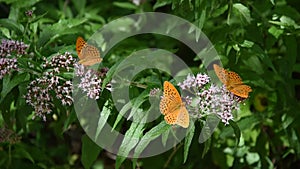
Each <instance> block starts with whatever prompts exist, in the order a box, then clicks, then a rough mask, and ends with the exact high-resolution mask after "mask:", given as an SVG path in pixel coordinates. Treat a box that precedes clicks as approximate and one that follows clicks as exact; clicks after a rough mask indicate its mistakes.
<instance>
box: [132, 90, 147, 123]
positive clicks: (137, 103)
mask: <svg viewBox="0 0 300 169" xmlns="http://www.w3.org/2000/svg"><path fill="white" fill-rule="evenodd" d="M148 96H149V90H144V91H143V92H142V93H141V94H140V95H139V96H138V97H136V99H135V100H134V102H133V106H132V110H131V112H130V114H129V116H128V118H127V119H129V118H131V117H132V116H133V115H134V114H135V113H136V111H137V109H138V108H139V107H140V106H141V105H142V104H143V103H144V102H145V101H147V98H148Z"/></svg>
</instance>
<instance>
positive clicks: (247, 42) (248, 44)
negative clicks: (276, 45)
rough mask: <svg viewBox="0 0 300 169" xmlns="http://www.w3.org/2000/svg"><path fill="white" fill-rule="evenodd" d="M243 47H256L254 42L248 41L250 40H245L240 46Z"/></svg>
mask: <svg viewBox="0 0 300 169" xmlns="http://www.w3.org/2000/svg"><path fill="white" fill-rule="evenodd" d="M240 45H241V46H242V47H244V48H251V47H252V46H253V45H254V42H252V41H248V40H244V42H243V43H242V44H240Z"/></svg>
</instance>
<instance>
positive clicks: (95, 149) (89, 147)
mask: <svg viewBox="0 0 300 169" xmlns="http://www.w3.org/2000/svg"><path fill="white" fill-rule="evenodd" d="M81 141H82V150H81V162H82V165H83V166H84V168H91V166H92V164H93V163H94V162H95V160H96V159H97V157H98V155H99V153H100V152H101V148H100V147H99V146H98V145H97V144H95V143H94V142H93V141H92V140H91V139H90V138H89V137H88V136H87V135H84V136H82V139H81Z"/></svg>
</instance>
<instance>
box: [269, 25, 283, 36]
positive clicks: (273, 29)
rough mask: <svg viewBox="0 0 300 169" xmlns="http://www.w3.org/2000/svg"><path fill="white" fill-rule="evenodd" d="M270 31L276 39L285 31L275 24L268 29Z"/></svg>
mask: <svg viewBox="0 0 300 169" xmlns="http://www.w3.org/2000/svg"><path fill="white" fill-rule="evenodd" d="M268 32H269V33H270V34H271V35H273V36H274V37H275V38H276V39H278V38H279V36H280V35H281V34H283V32H284V31H283V30H282V29H277V28H276V27H275V26H271V28H269V29H268Z"/></svg>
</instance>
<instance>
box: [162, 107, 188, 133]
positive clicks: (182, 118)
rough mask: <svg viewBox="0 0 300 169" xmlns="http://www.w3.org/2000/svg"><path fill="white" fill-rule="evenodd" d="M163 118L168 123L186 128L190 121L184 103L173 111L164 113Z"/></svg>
mask: <svg viewBox="0 0 300 169" xmlns="http://www.w3.org/2000/svg"><path fill="white" fill-rule="evenodd" d="M164 119H165V121H166V122H167V123H168V124H177V125H179V126H181V127H183V128H188V126H189V123H190V117H189V113H188V111H187V109H186V108H185V106H184V104H182V105H181V106H180V107H179V108H177V109H175V110H174V111H173V112H171V113H168V114H166V115H165V117H164Z"/></svg>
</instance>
